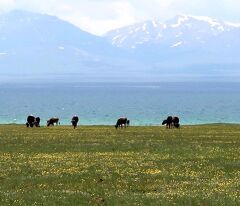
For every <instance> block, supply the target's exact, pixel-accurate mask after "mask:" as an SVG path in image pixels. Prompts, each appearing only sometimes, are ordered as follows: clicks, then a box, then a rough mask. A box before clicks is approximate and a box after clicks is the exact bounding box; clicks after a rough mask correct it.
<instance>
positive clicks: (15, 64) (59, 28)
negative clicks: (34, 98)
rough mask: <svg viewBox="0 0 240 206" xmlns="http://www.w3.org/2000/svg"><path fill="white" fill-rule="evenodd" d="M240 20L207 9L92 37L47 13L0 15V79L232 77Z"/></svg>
mask: <svg viewBox="0 0 240 206" xmlns="http://www.w3.org/2000/svg"><path fill="white" fill-rule="evenodd" d="M239 36H240V25H239V24H236V23H234V22H228V21H227V22H226V21H221V20H218V19H215V18H211V17H207V16H193V15H177V16H175V17H174V18H171V19H169V20H167V21H164V22H162V21H159V20H155V19H152V20H148V21H143V22H141V23H137V24H133V25H131V26H126V27H123V28H119V29H116V30H112V31H109V32H108V33H106V34H105V35H104V36H102V37H99V36H95V35H92V34H90V33H88V32H85V31H83V30H81V29H79V28H78V27H76V26H74V25H72V24H70V23H68V22H66V21H63V20H61V19H59V18H57V17H55V16H49V15H43V14H38V13H32V12H26V11H20V10H15V11H12V12H9V13H5V14H2V15H0V80H1V82H3V81H6V82H9V81H23V82H24V81H50V82H51V81H53V80H54V81H60V82H65V81H67V82H69V81H70V82H75V81H91V82H94V81H102V82H105V81H111V82H118V81H128V82H131V81H145V82H146V81H147V82H151V81H239V78H240V59H239V53H240V51H239V50H240V39H239Z"/></svg>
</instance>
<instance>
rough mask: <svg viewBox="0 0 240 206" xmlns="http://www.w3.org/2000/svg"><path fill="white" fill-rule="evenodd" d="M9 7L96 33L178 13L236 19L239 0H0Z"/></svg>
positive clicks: (238, 19) (1, 7) (0, 5)
mask: <svg viewBox="0 0 240 206" xmlns="http://www.w3.org/2000/svg"><path fill="white" fill-rule="evenodd" d="M13 9H22V10H28V11H33V12H41V13H47V14H51V15H55V16H58V17H59V18H61V19H64V20H67V21H69V22H71V23H73V24H75V25H77V26H78V27H80V28H82V29H84V30H86V31H89V32H91V33H94V34H98V35H101V34H103V33H105V32H106V31H108V30H111V29H115V28H118V27H121V26H125V25H129V24H133V23H136V22H140V21H144V20H148V19H153V18H157V19H159V20H161V21H165V20H167V19H169V18H172V17H174V16H175V15H177V14H181V13H184V14H191V15H200V16H210V17H214V18H218V19H220V20H226V21H232V22H237V23H239V22H240V12H239V11H240V0H0V12H5V11H9V10H13Z"/></svg>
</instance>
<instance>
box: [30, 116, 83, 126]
mask: <svg viewBox="0 0 240 206" xmlns="http://www.w3.org/2000/svg"><path fill="white" fill-rule="evenodd" d="M78 121H79V118H78V116H76V115H74V116H73V117H72V120H71V123H72V126H73V128H74V129H75V128H76V127H77V124H78ZM54 125H60V121H59V118H58V117H52V118H50V119H49V120H47V126H48V127H49V126H54ZM26 126H27V127H33V126H35V127H40V117H34V116H33V115H29V116H28V117H27V122H26Z"/></svg>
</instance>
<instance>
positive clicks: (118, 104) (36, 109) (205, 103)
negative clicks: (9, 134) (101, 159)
mask: <svg viewBox="0 0 240 206" xmlns="http://www.w3.org/2000/svg"><path fill="white" fill-rule="evenodd" d="M29 114H33V115H35V116H40V117H41V125H45V124H46V120H47V119H48V118H49V117H53V116H57V117H59V118H60V122H61V124H70V120H71V117H72V116H73V115H75V114H77V115H78V116H79V117H80V124H82V125H113V124H115V122H116V119H117V118H118V117H121V116H127V117H128V118H129V119H130V120H131V124H132V125H159V124H161V122H162V120H163V119H165V118H166V117H167V116H168V115H176V116H179V117H180V123H181V124H203V123H239V122H240V83H76V84H39V85H33V84H29V85H25V84H15V85H13V84H1V85H0V124H8V123H25V122H26V117H27V116H28V115H29Z"/></svg>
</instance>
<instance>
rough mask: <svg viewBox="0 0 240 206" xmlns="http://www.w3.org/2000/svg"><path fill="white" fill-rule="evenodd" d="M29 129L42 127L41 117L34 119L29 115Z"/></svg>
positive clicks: (27, 124)
mask: <svg viewBox="0 0 240 206" xmlns="http://www.w3.org/2000/svg"><path fill="white" fill-rule="evenodd" d="M26 126H27V127H33V126H36V127H40V117H36V118H35V117H34V116H33V115H29V116H28V117H27V122H26Z"/></svg>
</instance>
